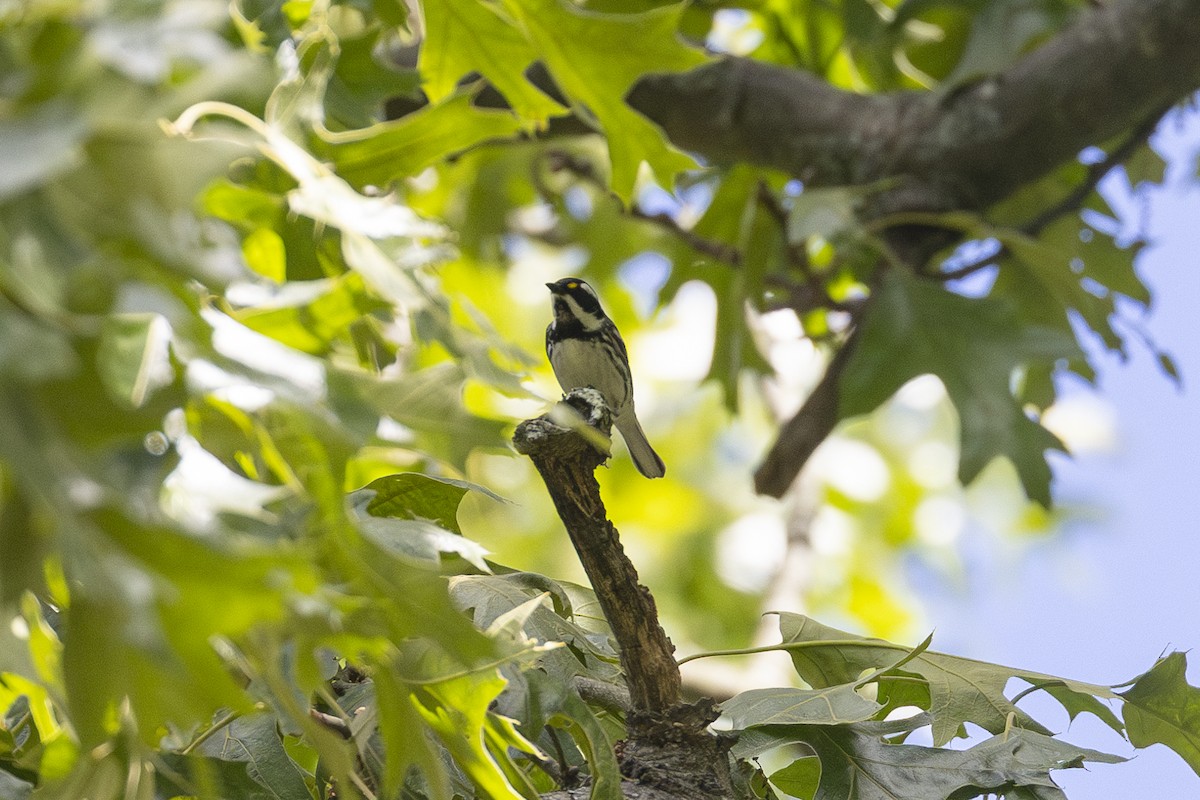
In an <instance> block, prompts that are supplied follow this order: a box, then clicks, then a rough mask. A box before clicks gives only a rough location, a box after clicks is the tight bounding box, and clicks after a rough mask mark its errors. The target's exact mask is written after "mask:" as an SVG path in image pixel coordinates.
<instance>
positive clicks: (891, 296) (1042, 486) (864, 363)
mask: <svg viewBox="0 0 1200 800" xmlns="http://www.w3.org/2000/svg"><path fill="white" fill-rule="evenodd" d="M861 335H862V338H861V340H860V342H859V344H858V347H857V348H856V349H855V352H854V354H853V355H852V356H851V357H850V361H849V363H848V364H847V366H846V371H845V374H844V375H843V376H842V381H841V410H840V412H841V415H842V416H843V417H849V416H854V415H856V414H865V413H867V412H869V411H873V410H874V409H875V408H877V407H878V406H879V405H881V404H882V403H883V402H884V401H885V400H887V399H888V398H890V397H891V396H892V395H893V394H894V393H895V392H896V391H897V390H898V389H899V388H900V387H901V386H903V385H904V384H905V383H907V382H908V381H910V380H912V379H913V378H916V377H918V376H919V375H924V374H933V375H936V376H937V377H938V378H940V379H941V381H942V383H943V384H944V385H945V387H946V391H947V392H948V393H949V395H950V399H951V400H952V401H953V403H954V407H955V409H956V410H957V411H958V415H959V420H960V423H961V429H962V432H961V439H962V445H961V447H962V450H961V456H960V460H959V469H958V476H959V479H960V480H961V481H962V482H963V483H964V484H968V483H970V482H971V481H972V480H974V479H975V477H976V476H978V475H979V473H980V472H981V471H983V468H984V467H986V466H987V465H988V464H989V463H990V462H991V461H992V459H993V458H995V457H997V456H1007V457H1008V458H1009V459H1011V460H1012V462H1013V464H1014V466H1016V468H1017V472H1018V474H1019V475H1020V478H1021V484H1022V486H1024V488H1025V492H1026V494H1027V495H1028V496H1029V497H1030V498H1031V499H1033V500H1037V501H1038V502H1039V503H1041V504H1042V505H1043V506H1049V505H1050V478H1051V475H1050V467H1049V466H1048V465H1047V463H1046V458H1045V451H1046V450H1048V449H1056V450H1061V449H1062V443H1061V442H1059V440H1058V439H1057V438H1056V437H1055V436H1054V435H1053V434H1051V433H1050V432H1049V431H1047V430H1046V429H1045V428H1043V427H1042V426H1041V425H1039V424H1038V423H1037V422H1034V421H1033V420H1031V419H1029V417H1027V416H1026V415H1025V412H1024V410H1023V409H1022V408H1021V407H1020V405H1019V404H1018V403H1017V401H1016V399H1015V398H1014V397H1013V395H1012V392H1011V390H1010V388H1009V386H1010V381H1011V376H1012V372H1013V370H1014V369H1016V368H1017V367H1018V366H1020V365H1021V364H1023V363H1026V362H1029V361H1032V362H1043V361H1051V362H1053V361H1054V360H1055V359H1059V358H1068V357H1071V356H1075V355H1077V354H1078V353H1079V346H1078V345H1077V344H1076V343H1075V340H1074V339H1073V338H1072V337H1070V336H1069V335H1067V334H1065V333H1063V332H1061V331H1057V330H1053V329H1050V328H1041V327H1035V326H1026V325H1022V324H1020V322H1019V320H1018V319H1017V318H1016V315H1015V314H1014V313H1013V309H1012V307H1011V306H1010V305H1008V304H1006V303H1003V302H1001V301H999V300H996V299H993V298H983V299H975V298H968V297H962V296H960V295H956V294H952V293H951V292H948V291H946V290H945V289H943V288H941V287H940V286H937V285H936V284H933V283H930V282H928V281H924V280H921V279H919V278H912V277H907V276H906V275H904V274H903V273H902V272H901V271H899V270H890V271H889V272H888V273H887V275H886V277H885V278H884V281H883V284H882V285H881V286H880V287H879V289H878V290H877V291H876V293H875V294H874V296H873V297H872V299H871V306H870V308H869V310H868V312H867V315H866V319H865V321H864V322H863V328H862V334H861Z"/></svg>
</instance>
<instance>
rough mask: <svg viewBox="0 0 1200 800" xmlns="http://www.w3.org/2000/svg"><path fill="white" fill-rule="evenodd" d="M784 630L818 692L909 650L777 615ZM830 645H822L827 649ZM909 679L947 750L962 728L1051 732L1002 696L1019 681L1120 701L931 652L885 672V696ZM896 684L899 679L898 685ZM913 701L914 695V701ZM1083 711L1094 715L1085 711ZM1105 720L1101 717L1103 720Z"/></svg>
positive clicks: (1102, 692)
mask: <svg viewBox="0 0 1200 800" xmlns="http://www.w3.org/2000/svg"><path fill="white" fill-rule="evenodd" d="M779 630H780V633H781V634H782V636H783V641H784V643H785V644H787V643H801V642H803V643H806V644H805V645H804V646H802V647H798V648H794V649H789V650H788V654H789V655H790V656H791V659H792V664H793V665H794V666H795V668H796V672H797V673H799V675H800V677H801V678H803V679H804V680H805V682H807V683H808V684H809V685H810V686H812V687H813V688H814V689H821V688H828V687H832V686H838V685H840V684H846V683H851V682H853V681H860V680H861V679H862V675H863V674H864V673H866V672H868V671H874V670H878V669H889V670H890V669H891V667H890V665H892V664H895V663H896V659H897V656H898V655H899V654H902V653H904V652H906V651H908V650H909V648H906V647H902V646H900V645H896V644H892V643H890V642H885V641H883V640H881V639H867V638H862V637H859V636H855V635H854V634H851V633H846V632H845V631H840V630H838V629H836V628H831V627H828V626H826V625H822V624H821V623H819V622H817V621H815V620H813V619H811V618H809V617H805V616H803V615H800V614H786V613H785V614H780V620H779ZM826 642H827V644H824V643H826ZM912 676H916V677H917V678H918V679H919V680H921V681H924V682H925V683H926V684H927V685H928V687H929V698H930V702H929V709H928V710H929V712H930V714H931V716H932V717H933V741H934V744H935V745H939V746H940V745H942V744H945V743H946V742H948V741H950V740H951V739H953V738H954V737H955V736H956V735H957V734H958V731H959V728H960V726H961V725H962V724H963V723H964V722H973V723H975V724H976V725H979V726H980V727H982V728H984V729H986V730H988V731H990V732H992V733H1000V732H1001V731H1004V730H1005V729H1006V728H1007V727H1008V726H1009V724H1010V723H1009V715H1010V714H1011V715H1013V721H1014V723H1015V724H1016V725H1018V726H1020V727H1021V728H1024V729H1027V730H1031V731H1036V732H1038V733H1048V732H1049V731H1047V730H1046V728H1044V727H1043V726H1042V725H1041V724H1040V723H1038V722H1037V721H1036V720H1034V719H1033V718H1032V717H1030V716H1029V715H1028V714H1026V713H1025V712H1024V711H1022V710H1021V709H1019V708H1017V707H1016V706H1015V705H1013V703H1012V702H1011V701H1010V700H1009V699H1008V698H1007V697H1006V696H1005V695H1004V689H1005V686H1006V685H1007V683H1008V681H1009V679H1011V678H1020V679H1022V680H1025V681H1028V682H1029V683H1032V684H1035V685H1039V686H1040V685H1043V684H1049V685H1053V686H1055V687H1057V688H1056V692H1055V693H1053V696H1055V697H1056V698H1061V697H1064V696H1070V695H1071V694H1072V693H1073V694H1082V695H1087V696H1093V697H1100V698H1105V699H1111V698H1114V697H1116V694H1115V693H1114V692H1113V691H1112V690H1111V689H1109V688H1108V687H1106V686H1098V685H1093V684H1088V683H1082V682H1080V681H1072V680H1067V679H1064V678H1058V677H1055V676H1053V675H1044V674H1041V673H1037V672H1030V671H1028V670H1018V669H1013V668H1011V667H1004V666H1001V665H999V664H989V663H987V662H984V661H975V660H974V659H970V658H961V657H959V656H952V655H946V654H944V653H937V652H933V651H926V652H921V653H918V654H917V655H916V656H915V657H913V658H912V659H911V660H909V661H907V662H906V663H904V668H903V671H900V670H896V671H895V673H894V674H893V672H890V671H889V672H885V673H884V674H883V675H882V676H881V677H880V678H879V684H880V695H881V697H882V696H883V695H884V693H885V692H892V691H894V688H895V687H894V686H893V685H892V684H895V683H898V684H901V685H903V684H905V683H907V682H910V681H912V679H913V678H912ZM893 678H894V680H893ZM910 697H911V695H910ZM1080 710H1088V711H1091V710H1093V709H1092V708H1090V707H1087V706H1086V705H1083V706H1081V707H1080ZM1102 718H1103V717H1102Z"/></svg>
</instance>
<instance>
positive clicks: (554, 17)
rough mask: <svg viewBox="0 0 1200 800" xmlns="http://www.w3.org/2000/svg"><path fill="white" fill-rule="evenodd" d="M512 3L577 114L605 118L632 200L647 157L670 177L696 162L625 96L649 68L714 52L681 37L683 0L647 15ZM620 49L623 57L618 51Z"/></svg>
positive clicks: (508, 2)
mask: <svg viewBox="0 0 1200 800" xmlns="http://www.w3.org/2000/svg"><path fill="white" fill-rule="evenodd" d="M504 7H505V8H506V9H507V10H508V12H509V13H510V14H511V15H512V17H513V18H514V19H515V20H516V21H517V22H518V24H519V25H520V26H521V27H522V28H523V29H524V31H525V33H526V36H527V37H528V39H529V41H530V42H531V43H532V44H533V46H534V48H535V49H536V51H537V54H538V57H539V58H540V59H541V60H542V62H543V63H545V65H546V67H547V68H548V69H549V70H550V74H551V75H552V76H553V77H554V82H555V83H556V84H557V85H558V87H559V88H560V89H562V90H563V92H564V93H565V94H566V95H567V97H568V98H569V99H570V100H571V104H572V107H573V110H574V111H575V113H577V114H580V115H583V116H585V117H592V116H594V118H595V119H596V120H597V122H598V124H599V126H600V127H601V128H602V129H603V131H604V135H605V137H606V138H607V140H608V150H609V156H610V158H611V160H612V189H613V191H614V192H615V193H616V195H617V196H618V197H620V198H621V200H622V201H624V202H626V203H628V202H629V200H630V198H631V197H632V195H633V187H634V181H635V179H636V178H637V172H638V167H639V166H640V165H641V164H642V162H647V163H649V164H650V168H651V169H652V170H653V171H654V173H655V174H656V175H657V176H658V178H659V179H660V180H661V181H663V182H664V183H666V184H668V185H670V184H671V183H672V181H673V179H674V177H675V175H676V174H677V173H679V172H681V171H683V170H687V169H692V168H694V167H695V166H696V162H695V161H693V160H692V158H691V157H690V156H687V155H684V154H683V153H681V152H680V151H679V150H676V149H675V148H674V147H672V146H671V145H670V144H669V143H668V142H667V140H666V139H665V137H664V136H663V134H662V131H661V130H660V129H659V128H658V127H657V126H655V125H654V124H653V123H651V122H650V121H649V120H648V119H646V118H645V117H643V116H642V115H641V114H638V113H637V112H635V111H634V110H633V109H632V108H630V107H629V105H628V104H626V102H625V95H626V94H627V93H628V92H629V90H630V89H631V88H632V87H633V85H634V84H635V83H637V81H638V79H639V78H641V77H642V76H643V75H645V74H647V73H652V72H653V73H667V72H683V71H686V70H689V69H692V68H693V67H698V66H700V65H701V64H703V63H705V62H706V61H707V60H708V59H707V58H706V57H705V56H704V54H703V53H702V52H701V51H699V50H697V49H694V48H691V47H687V46H685V45H684V44H683V43H682V42H681V41H680V39H679V36H678V33H677V31H678V29H679V17H680V14H682V13H683V5H682V4H680V5H668V6H662V7H660V8H656V9H653V10H650V11H646V12H643V13H641V14H602V13H598V12H593V11H586V10H584V9H581V8H579V7H578V6H576V5H574V4H573V3H568V2H564V0H504ZM616 53H619V54H620V56H621V57H620V58H614V57H613V56H614V54H616Z"/></svg>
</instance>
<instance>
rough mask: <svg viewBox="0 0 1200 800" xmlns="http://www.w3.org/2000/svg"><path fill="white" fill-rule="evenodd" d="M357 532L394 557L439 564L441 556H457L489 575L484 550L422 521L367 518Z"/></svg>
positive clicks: (360, 523) (362, 519) (360, 520)
mask: <svg viewBox="0 0 1200 800" xmlns="http://www.w3.org/2000/svg"><path fill="white" fill-rule="evenodd" d="M357 525H358V529H359V530H360V531H362V533H363V535H365V536H366V537H367V538H368V539H370V540H371V541H372V542H374V543H375V544H377V545H379V546H380V547H383V548H385V549H387V550H390V551H391V552H393V553H397V554H400V555H405V556H409V557H412V558H419V559H422V560H425V561H434V562H437V561H438V555H439V554H440V553H456V554H457V555H460V556H462V557H463V558H464V559H466V560H467V561H468V562H469V563H470V564H471V565H472V566H474V567H475V568H476V569H478V570H479V571H481V572H489V571H490V567H488V564H487V560H486V559H485V556H487V553H488V551H487V550H486V549H484V547H483V546H482V545H480V544H477V543H476V542H473V541H471V540H470V539H468V538H466V537H464V536H462V535H461V534H458V533H451V532H450V531H448V530H446V529H444V528H441V527H439V526H437V525H435V524H433V523H432V522H428V521H426V520H423V519H381V518H379V517H365V518H361V519H359V520H358V521H357Z"/></svg>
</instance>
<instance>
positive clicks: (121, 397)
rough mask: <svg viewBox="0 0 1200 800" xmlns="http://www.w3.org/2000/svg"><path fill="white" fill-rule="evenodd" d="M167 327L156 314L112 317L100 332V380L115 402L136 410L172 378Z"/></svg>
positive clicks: (164, 320) (168, 325)
mask: <svg viewBox="0 0 1200 800" xmlns="http://www.w3.org/2000/svg"><path fill="white" fill-rule="evenodd" d="M170 342H171V325H170V323H168V322H167V320H166V318H165V317H163V316H162V315H160V314H113V315H111V316H108V317H105V318H104V322H103V323H102V325H101V328H100V348H99V350H98V352H97V353H96V358H97V359H98V360H99V365H100V380H102V381H103V382H104V388H105V389H107V390H108V391H109V394H111V395H112V396H113V398H114V399H115V400H117V401H118V402H120V403H122V404H123V405H126V406H128V407H130V408H139V407H140V406H141V405H142V404H143V403H145V402H146V399H147V398H148V397H149V396H150V394H151V393H152V392H153V391H154V390H155V389H158V388H160V387H163V386H166V385H167V384H169V383H170V382H171V381H172V380H174V378H175V370H174V368H173V367H172V366H171V354H170Z"/></svg>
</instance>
